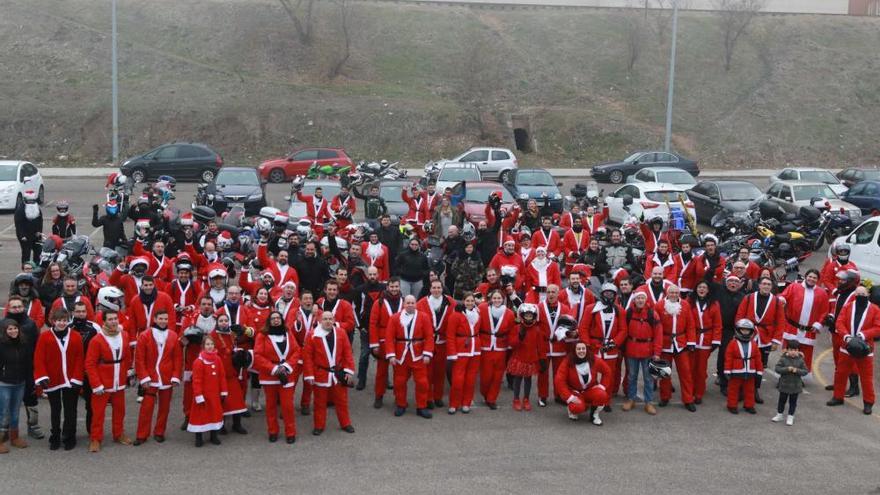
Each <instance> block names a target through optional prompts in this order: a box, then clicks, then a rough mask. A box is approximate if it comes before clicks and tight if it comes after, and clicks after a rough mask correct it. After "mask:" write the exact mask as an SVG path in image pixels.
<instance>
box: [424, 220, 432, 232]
mask: <svg viewBox="0 0 880 495" xmlns="http://www.w3.org/2000/svg"><path fill="white" fill-rule="evenodd" d="M422 230H424V231H425V233H426V234H432V233H433V232H434V222H432V221H431V220H428V221H427V222H425V225H423V226H422Z"/></svg>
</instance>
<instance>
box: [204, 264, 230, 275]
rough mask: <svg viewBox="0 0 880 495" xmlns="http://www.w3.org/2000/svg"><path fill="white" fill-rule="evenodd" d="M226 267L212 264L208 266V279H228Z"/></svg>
mask: <svg viewBox="0 0 880 495" xmlns="http://www.w3.org/2000/svg"><path fill="white" fill-rule="evenodd" d="M226 276H227V273H226V267H225V266H223V265H222V264H220V263H211V264H210V265H208V278H214V277H226Z"/></svg>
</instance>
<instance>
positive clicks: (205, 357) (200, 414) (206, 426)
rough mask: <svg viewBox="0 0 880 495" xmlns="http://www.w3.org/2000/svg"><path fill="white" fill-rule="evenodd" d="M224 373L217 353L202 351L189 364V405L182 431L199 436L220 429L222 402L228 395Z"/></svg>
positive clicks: (224, 370) (221, 425)
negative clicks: (190, 396) (186, 420)
mask: <svg viewBox="0 0 880 495" xmlns="http://www.w3.org/2000/svg"><path fill="white" fill-rule="evenodd" d="M226 374H227V373H226V369H225V368H224V367H223V361H222V359H220V356H219V355H218V354H217V352H205V351H202V352H201V353H200V354H199V357H198V359H196V360H195V362H194V363H193V371H192V382H193V385H192V387H193V403H192V404H191V405H190V411H191V412H190V415H189V422H188V423H187V426H186V431H189V432H192V433H203V432H206V431H214V430H219V429H220V428H223V409H224V406H223V404H222V402H223V399H225V398H228V396H229V389H228V387H229V383H228V382H227V380H226V379H225V376H226ZM234 388H237V386H236V387H234Z"/></svg>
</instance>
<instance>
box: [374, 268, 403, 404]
mask: <svg viewBox="0 0 880 495" xmlns="http://www.w3.org/2000/svg"><path fill="white" fill-rule="evenodd" d="M402 309H403V301H402V300H401V297H400V280H398V279H397V277H393V278H391V279H389V280H388V283H387V284H386V285H385V290H384V291H382V294H381V295H380V296H379V297H378V298H377V299H376V300H375V301H374V302H373V306H372V308H371V309H370V329H369V334H370V335H369V336H370V352H371V353H372V354H373V357H375V358H376V384H375V388H376V393H375V400H374V401H373V407H374V408H376V409H381V408H382V402H383V398H384V396H385V389H386V388H387V387H388V384H387V381H388V359H386V358H385V348H386V343H385V338H386V335H387V332H388V327H389V326H390V324H391V320H392V319H393V317H394V315H395V314H397V313H399V312H400V311H401V310H402Z"/></svg>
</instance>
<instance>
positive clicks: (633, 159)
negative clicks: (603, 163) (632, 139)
mask: <svg viewBox="0 0 880 495" xmlns="http://www.w3.org/2000/svg"><path fill="white" fill-rule="evenodd" d="M640 156H642V152H641V151H636V152H635V153H633V154H632V155H629V156H628V157H626V158H624V159H623V161H625V162H626V163H630V162H633V161H635V160H636V159H638V158H639V157H640Z"/></svg>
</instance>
